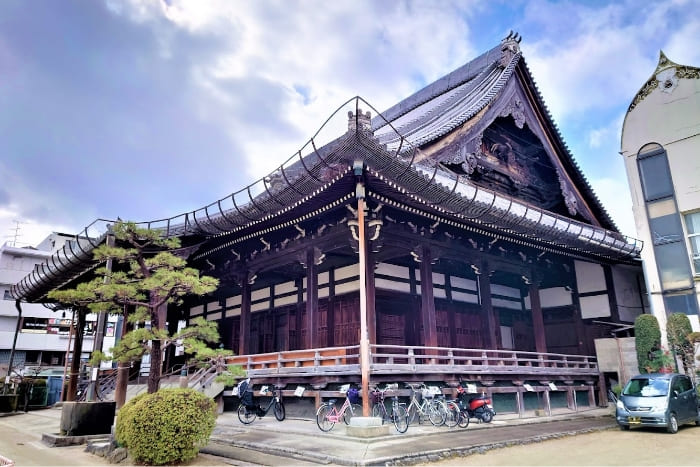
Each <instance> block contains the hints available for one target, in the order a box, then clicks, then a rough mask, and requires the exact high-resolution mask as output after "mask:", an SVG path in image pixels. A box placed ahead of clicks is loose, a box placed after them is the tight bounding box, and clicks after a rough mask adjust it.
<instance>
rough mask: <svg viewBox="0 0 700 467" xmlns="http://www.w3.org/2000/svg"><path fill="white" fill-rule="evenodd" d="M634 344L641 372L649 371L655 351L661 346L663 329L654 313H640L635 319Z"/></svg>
mask: <svg viewBox="0 0 700 467" xmlns="http://www.w3.org/2000/svg"><path fill="white" fill-rule="evenodd" d="M634 345H635V347H636V348H637V364H638V366H639V372H640V373H647V367H649V366H650V365H651V360H653V358H654V352H655V351H656V350H659V348H660V346H661V330H660V329H659V322H658V320H657V319H656V316H654V315H639V316H637V319H636V320H634Z"/></svg>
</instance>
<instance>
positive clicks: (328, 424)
mask: <svg viewBox="0 0 700 467" xmlns="http://www.w3.org/2000/svg"><path fill="white" fill-rule="evenodd" d="M331 412H333V406H332V405H331V404H323V405H322V406H321V407H319V408H318V410H317V411H316V425H318V427H319V428H320V429H321V431H331V430H332V429H333V427H334V426H335V422H333V421H331V420H330V419H329V418H328V416H329V415H330V414H331Z"/></svg>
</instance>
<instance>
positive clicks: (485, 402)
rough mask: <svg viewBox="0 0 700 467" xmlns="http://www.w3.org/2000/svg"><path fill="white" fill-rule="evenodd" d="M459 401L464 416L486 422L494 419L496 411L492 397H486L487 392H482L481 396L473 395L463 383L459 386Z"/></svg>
mask: <svg viewBox="0 0 700 467" xmlns="http://www.w3.org/2000/svg"><path fill="white" fill-rule="evenodd" d="M457 393H458V394H457V403H458V405H459V410H460V412H461V413H462V416H466V417H468V418H477V419H479V420H480V421H482V422H484V423H490V422H491V420H493V417H494V415H496V411H495V410H494V409H493V405H492V402H491V398H490V397H486V393H485V392H482V393H481V395H479V396H475V397H474V396H472V397H470V396H471V394H469V393H467V391H466V389H464V387H462V385H461V384H460V385H458V386H457Z"/></svg>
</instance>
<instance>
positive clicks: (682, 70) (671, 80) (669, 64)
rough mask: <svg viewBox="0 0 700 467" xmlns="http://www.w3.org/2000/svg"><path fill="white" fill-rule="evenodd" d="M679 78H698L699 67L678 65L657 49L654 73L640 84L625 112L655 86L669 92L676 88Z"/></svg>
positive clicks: (629, 110) (699, 75) (699, 77)
mask: <svg viewBox="0 0 700 467" xmlns="http://www.w3.org/2000/svg"><path fill="white" fill-rule="evenodd" d="M679 79H700V68H696V67H693V66H688V65H679V64H678V63H676V62H674V61H673V60H670V59H669V58H668V57H667V56H666V54H664V51H663V50H659V63H658V64H657V65H656V70H654V74H653V75H652V76H651V78H649V80H648V81H647V82H646V84H644V86H642V89H640V90H639V92H637V95H636V96H634V99H633V100H632V103H631V104H630V106H629V108H628V109H627V113H629V112H631V111H632V110H633V109H634V108H635V107H636V106H637V105H638V104H639V103H640V102H641V101H643V100H644V99H645V98H646V97H647V96H648V95H649V94H651V93H652V92H653V91H654V90H655V89H656V88H659V89H660V90H661V92H664V93H666V94H671V93H672V92H673V90H674V89H676V86H678V80H679Z"/></svg>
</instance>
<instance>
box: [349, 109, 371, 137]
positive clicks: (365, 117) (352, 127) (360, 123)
mask: <svg viewBox="0 0 700 467" xmlns="http://www.w3.org/2000/svg"><path fill="white" fill-rule="evenodd" d="M357 130H361V131H369V132H370V133H371V132H372V113H371V112H370V111H369V110H368V111H367V112H365V113H364V114H363V113H362V109H360V108H358V109H357V115H355V113H354V112H353V111H352V110H350V111H349V112H348V131H357Z"/></svg>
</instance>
